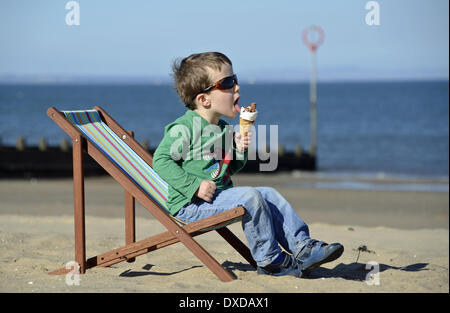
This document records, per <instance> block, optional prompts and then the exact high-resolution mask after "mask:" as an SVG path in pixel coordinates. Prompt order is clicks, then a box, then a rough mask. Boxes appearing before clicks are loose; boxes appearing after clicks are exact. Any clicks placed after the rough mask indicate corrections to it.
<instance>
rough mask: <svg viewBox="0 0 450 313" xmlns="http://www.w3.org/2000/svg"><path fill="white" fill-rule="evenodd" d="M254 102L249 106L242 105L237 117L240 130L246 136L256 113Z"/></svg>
mask: <svg viewBox="0 0 450 313" xmlns="http://www.w3.org/2000/svg"><path fill="white" fill-rule="evenodd" d="M257 114H258V112H257V111H256V102H252V103H251V105H250V106H248V107H243V108H242V109H241V116H240V117H239V121H240V123H239V125H240V132H241V135H242V136H243V137H247V136H248V132H249V131H250V130H251V129H252V126H253V124H254V123H255V119H256V115H257Z"/></svg>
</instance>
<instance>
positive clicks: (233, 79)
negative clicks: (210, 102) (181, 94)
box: [192, 74, 238, 100]
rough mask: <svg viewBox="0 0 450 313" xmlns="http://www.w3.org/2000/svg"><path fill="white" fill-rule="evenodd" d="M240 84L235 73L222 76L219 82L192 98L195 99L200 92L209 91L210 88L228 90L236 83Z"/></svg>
mask: <svg viewBox="0 0 450 313" xmlns="http://www.w3.org/2000/svg"><path fill="white" fill-rule="evenodd" d="M237 84H238V79H237V76H236V74H234V75H233V76H227V77H225V78H222V79H221V80H219V81H218V82H217V83H215V84H214V85H211V86H209V87H207V88H205V89H203V90H202V91H200V92H199V93H197V94H196V95H195V96H194V97H193V98H192V100H194V99H195V97H197V95H198V94H200V93H203V92H208V91H210V90H213V89H219V90H227V89H230V88H233V87H234V86H235V85H237Z"/></svg>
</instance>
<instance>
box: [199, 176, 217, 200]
mask: <svg viewBox="0 0 450 313" xmlns="http://www.w3.org/2000/svg"><path fill="white" fill-rule="evenodd" d="M216 189H217V187H216V183H215V182H213V181H210V180H204V181H202V182H201V183H200V187H198V190H197V192H196V193H195V195H196V196H197V197H199V198H200V199H203V200H205V201H206V202H211V200H212V198H213V196H214V193H215V192H216Z"/></svg>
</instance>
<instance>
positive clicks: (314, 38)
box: [303, 25, 325, 156]
mask: <svg viewBox="0 0 450 313" xmlns="http://www.w3.org/2000/svg"><path fill="white" fill-rule="evenodd" d="M324 38H325V34H324V32H323V30H322V28H321V27H320V26H317V25H312V26H310V27H308V28H306V29H305V30H304V31H303V42H304V44H305V45H307V46H308V47H309V50H310V51H311V80H310V85H309V86H310V88H309V101H310V103H311V109H310V115H311V147H310V149H309V153H310V155H312V156H316V155H317V79H316V63H317V62H316V51H317V48H319V46H320V45H321V44H322V43H323V40H324Z"/></svg>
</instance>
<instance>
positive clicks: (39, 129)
mask: <svg viewBox="0 0 450 313" xmlns="http://www.w3.org/2000/svg"><path fill="white" fill-rule="evenodd" d="M448 87H449V84H448V81H442V82H395V83H393V82H376V83H372V82H371V83H321V84H319V85H318V166H319V169H320V171H322V172H325V173H326V172H329V173H354V174H368V173H369V174H380V173H382V174H387V175H400V176H402V175H405V176H433V177H448V175H449V126H448V124H449V104H448V101H449V91H448V90H449V88H448ZM308 94H309V86H308V84H305V83H303V84H301V83H299V84H265V85H242V86H241V100H240V105H248V104H249V103H250V102H252V101H256V102H257V103H258V109H259V112H260V113H259V116H258V123H259V124H265V125H271V124H277V125H279V143H280V144H282V145H284V147H285V149H286V150H291V151H293V150H294V149H295V147H296V146H298V145H301V146H302V147H303V148H304V149H306V150H308V149H309V145H310V124H309V100H308V99H309V96H308ZM94 105H100V106H102V107H103V108H105V109H106V110H107V111H108V112H109V113H110V114H111V115H112V116H113V117H115V118H116V120H117V121H118V122H119V123H120V124H122V126H124V127H125V128H126V129H132V130H134V131H135V133H136V138H137V139H138V140H140V141H141V140H143V139H147V140H149V142H150V146H155V145H157V144H158V143H159V141H160V140H161V138H162V136H163V129H164V126H165V125H166V124H167V123H169V122H171V121H173V120H174V119H176V118H177V117H178V116H180V115H181V114H183V113H184V110H185V109H184V106H183V104H181V103H180V101H179V100H178V96H177V94H176V93H175V92H174V91H173V90H172V87H171V86H169V85H162V86H148V85H132V86H128V85H89V86H83V85H71V86H63V85H51V86H46V85H28V86H26V85H2V86H0V137H1V142H2V144H3V145H15V142H16V139H17V137H18V136H25V138H26V142H27V143H28V144H30V145H35V144H37V142H38V140H39V139H40V138H42V137H45V138H46V139H47V141H48V142H49V144H54V145H57V144H59V142H60V141H61V140H62V139H63V138H66V135H65V134H64V133H63V131H62V130H61V129H59V128H58V127H57V126H56V124H54V123H53V122H52V121H51V120H50V119H49V118H47V116H46V114H45V111H46V109H47V108H48V107H50V106H55V107H56V108H58V109H61V110H72V109H86V108H92V107H93V106H94ZM228 122H229V123H231V124H236V123H238V120H237V119H236V120H234V121H233V120H228Z"/></svg>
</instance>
